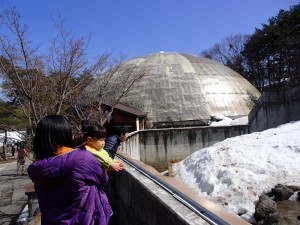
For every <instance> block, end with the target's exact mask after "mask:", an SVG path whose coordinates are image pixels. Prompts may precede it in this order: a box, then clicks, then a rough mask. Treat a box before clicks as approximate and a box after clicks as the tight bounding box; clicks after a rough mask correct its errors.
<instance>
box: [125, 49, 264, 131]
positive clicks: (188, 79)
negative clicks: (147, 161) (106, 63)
mask: <svg viewBox="0 0 300 225" xmlns="http://www.w3.org/2000/svg"><path fill="white" fill-rule="evenodd" d="M125 64H127V65H128V66H130V65H135V66H137V69H138V70H141V71H147V74H146V75H145V76H144V77H143V78H142V79H141V80H140V81H139V82H138V83H136V84H135V87H134V89H133V90H132V91H131V95H130V96H128V97H126V98H125V99H122V102H123V103H125V104H127V105H130V106H132V107H136V108H138V109H140V110H142V111H144V112H147V123H148V125H149V126H150V127H151V126H152V125H153V124H154V123H156V122H170V121H188V120H204V121H206V120H208V119H210V118H211V116H214V115H223V116H229V117H239V116H245V115H248V114H249V112H250V110H251V108H252V106H253V104H254V100H257V99H258V98H259V96H260V92H259V91H258V90H257V89H256V88H255V87H254V86H253V85H252V84H251V83H250V82H248V81H247V80H246V79H245V78H243V77H242V76H241V75H239V74H238V73H236V72H235V71H233V70H231V69H230V68H228V67H226V66H224V65H223V64H220V63H217V62H215V61H212V60H210V59H207V58H203V57H198V56H193V55H189V54H183V53H167V52H160V53H157V54H149V55H145V56H141V57H138V58H134V59H132V60H129V61H127V62H125Z"/></svg>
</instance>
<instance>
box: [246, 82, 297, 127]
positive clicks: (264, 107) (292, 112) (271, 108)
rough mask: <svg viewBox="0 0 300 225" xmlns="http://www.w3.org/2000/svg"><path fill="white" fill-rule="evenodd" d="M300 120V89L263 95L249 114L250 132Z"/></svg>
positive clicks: (270, 92)
mask: <svg viewBox="0 0 300 225" xmlns="http://www.w3.org/2000/svg"><path fill="white" fill-rule="evenodd" d="M297 120H300V87H293V88H290V89H288V90H285V91H269V92H265V93H263V95H262V97H261V99H260V100H259V102H258V103H257V104H256V105H255V107H254V108H253V109H252V110H251V112H250V114H249V125H250V127H249V130H250V132H256V131H263V130H266V129H269V128H274V127H277V126H279V125H281V124H285V123H288V122H290V121H297Z"/></svg>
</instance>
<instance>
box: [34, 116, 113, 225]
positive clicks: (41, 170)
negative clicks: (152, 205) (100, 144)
mask: <svg viewBox="0 0 300 225" xmlns="http://www.w3.org/2000/svg"><path fill="white" fill-rule="evenodd" d="M71 145H72V129H71V127H70V126H69V124H68V122H67V120H66V119H65V118H64V117H63V116H59V115H49V116H46V117H44V118H42V119H41V120H40V121H39V122H38V124H37V128H36V133H35V137H34V141H33V151H34V154H35V162H33V163H32V164H31V165H30V166H29V167H28V174H29V177H30V179H31V180H32V181H33V183H34V188H35V192H36V194H37V197H38V201H39V207H40V211H41V224H43V225H61V224H66V225H92V224H93V225H96V224H97V225H108V223H109V220H110V217H111V215H112V211H111V207H110V205H109V203H108V200H107V197H106V194H105V193H104V192H103V189H102V188H103V186H104V185H105V184H106V183H107V182H108V176H107V173H106V171H105V170H104V169H103V168H102V165H101V164H100V163H99V161H98V160H97V159H96V158H95V157H94V156H93V155H92V154H91V153H90V152H88V151H86V150H83V149H78V148H77V149H72V148H71Z"/></svg>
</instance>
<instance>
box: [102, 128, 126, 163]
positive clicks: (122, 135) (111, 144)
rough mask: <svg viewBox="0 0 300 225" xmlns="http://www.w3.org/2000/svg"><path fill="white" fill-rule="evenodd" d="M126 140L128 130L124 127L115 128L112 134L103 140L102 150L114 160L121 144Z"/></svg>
mask: <svg viewBox="0 0 300 225" xmlns="http://www.w3.org/2000/svg"><path fill="white" fill-rule="evenodd" d="M127 138H128V129H127V128H126V127H123V126H122V127H116V128H115V129H114V133H113V134H112V135H109V136H108V137H107V138H106V140H105V145H104V150H105V151H107V153H108V154H109V156H110V157H111V158H112V159H114V158H115V155H116V152H117V150H118V148H119V145H120V144H121V142H123V141H126V140H127Z"/></svg>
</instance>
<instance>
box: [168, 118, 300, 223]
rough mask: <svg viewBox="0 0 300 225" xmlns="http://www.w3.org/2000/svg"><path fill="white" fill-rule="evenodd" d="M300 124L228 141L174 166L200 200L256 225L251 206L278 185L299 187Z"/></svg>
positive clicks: (291, 124)
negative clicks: (219, 205)
mask: <svg viewBox="0 0 300 225" xmlns="http://www.w3.org/2000/svg"><path fill="white" fill-rule="evenodd" d="M299 135H300V121H298V122H291V123H289V124H285V125H282V126H279V127H277V128H273V129H269V130H266V131H263V132H256V133H252V134H246V135H242V136H238V137H233V138H228V139H226V140H224V141H222V142H219V143H216V144H214V145H213V146H211V147H208V148H204V149H201V150H199V151H197V152H195V153H193V154H192V155H190V156H189V157H187V158H186V159H185V160H183V161H181V162H178V163H176V164H174V166H173V169H174V173H175V175H176V178H177V179H179V180H181V181H183V182H184V183H186V184H187V185H188V186H190V187H191V188H193V189H194V190H195V191H196V192H198V193H199V195H201V196H203V197H206V198H207V199H210V200H211V201H213V202H216V203H220V204H222V205H223V206H224V207H225V208H227V209H228V210H229V211H231V212H233V213H235V214H239V215H241V214H242V215H241V217H242V218H243V219H245V220H247V221H248V222H250V223H252V222H255V219H254V217H253V213H254V211H255V204H256V202H257V200H258V198H259V196H260V195H261V194H262V192H267V191H270V190H271V188H273V187H274V186H275V185H276V184H279V183H280V184H287V185H300V177H299V174H300V138H299Z"/></svg>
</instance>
